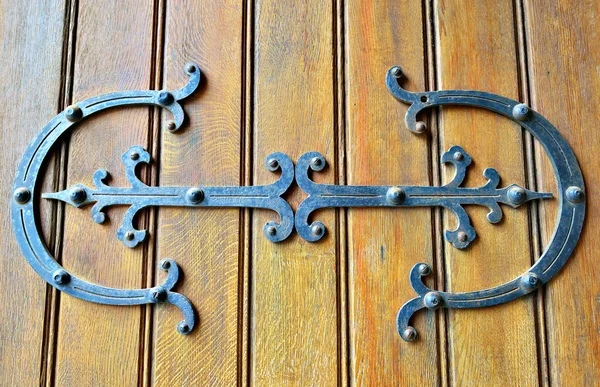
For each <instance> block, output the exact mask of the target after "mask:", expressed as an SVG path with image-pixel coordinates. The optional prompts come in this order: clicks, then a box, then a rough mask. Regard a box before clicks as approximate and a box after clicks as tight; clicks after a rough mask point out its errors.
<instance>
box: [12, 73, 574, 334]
mask: <svg viewBox="0 0 600 387" xmlns="http://www.w3.org/2000/svg"><path fill="white" fill-rule="evenodd" d="M185 70H186V72H187V74H188V75H189V76H190V80H189V82H188V84H187V85H186V86H185V87H183V88H182V89H179V90H176V91H172V92H170V91H166V90H162V91H126V92H118V93H111V94H105V95H101V96H98V97H93V98H90V99H87V100H85V101H82V102H80V103H78V104H76V105H72V106H69V107H68V108H67V109H66V110H65V111H64V112H62V113H60V114H58V115H57V116H56V117H54V118H53V119H52V120H51V121H50V122H49V123H48V124H47V125H46V126H45V127H44V129H43V130H42V132H41V133H40V134H39V135H38V136H37V137H36V138H35V139H34V140H33V142H32V143H31V144H30V145H29V147H28V148H27V150H26V151H25V155H24V156H23V159H22V160H21V163H20V165H19V167H18V169H17V174H16V177H15V182H14V187H13V199H14V200H13V201H12V206H13V208H12V209H13V211H12V221H13V227H14V231H15V235H16V238H17V241H18V243H19V246H20V247H21V250H22V252H23V254H24V256H25V258H26V259H27V261H28V262H29V263H30V265H31V266H32V267H33V268H34V270H36V272H37V273H38V274H39V275H40V276H41V277H42V278H44V280H45V281H47V282H48V283H50V284H51V285H52V286H54V287H56V288H57V289H59V290H61V291H63V292H65V293H68V294H70V295H73V296H75V297H78V298H81V299H84V300H87V301H92V302H96V303H102V304H113V305H135V304H146V303H159V302H168V303H171V304H174V305H176V306H177V307H179V309H180V310H181V311H182V313H183V316H184V320H183V321H181V322H180V323H179V324H178V326H177V329H178V331H179V332H180V333H182V334H186V333H189V332H191V331H192V329H193V328H194V326H195V325H196V319H197V316H196V312H195V311H194V308H193V306H192V304H191V303H190V302H189V300H188V299H187V298H185V297H184V296H183V295H181V294H178V293H175V292H172V291H171V289H172V288H173V286H174V285H175V283H176V282H177V280H178V278H179V267H178V266H177V264H176V263H175V261H173V260H171V259H165V260H162V261H161V262H160V268H161V269H163V270H166V271H168V275H167V278H166V280H165V282H164V283H163V284H162V285H158V286H156V287H153V288H149V289H139V290H128V289H114V288H109V287H103V286H100V285H96V284H91V283H89V282H86V281H84V280H83V279H80V278H78V277H77V276H75V275H73V274H71V273H69V272H68V271H66V270H65V269H64V268H62V267H61V266H60V265H59V264H58V263H57V262H56V260H55V259H54V258H53V257H52V256H51V254H50V252H49V251H48V249H47V248H46V246H45V245H44V242H43V241H42V238H41V233H40V232H39V230H38V225H37V223H36V213H37V204H36V201H35V200H33V198H34V197H36V193H37V191H36V190H37V189H39V185H38V184H37V182H38V179H39V177H40V176H39V172H40V169H41V166H42V163H43V162H44V160H45V159H46V158H47V156H48V153H49V150H50V148H51V147H52V145H53V144H54V143H55V142H56V141H57V140H58V139H59V138H60V136H61V135H63V134H64V133H65V132H67V131H68V130H69V129H70V128H71V127H73V126H74V125H75V124H76V123H78V122H80V121H82V120H84V119H85V118H87V117H89V116H91V115H93V114H95V113H97V112H100V111H103V110H106V109H109V108H112V107H116V106H122V105H156V106H161V107H164V108H165V109H167V110H169V111H170V112H171V113H172V114H173V117H174V118H173V120H171V121H168V122H167V126H166V127H167V130H169V131H171V132H174V131H176V130H177V129H179V128H180V127H181V125H182V123H183V120H184V112H183V108H182V107H181V105H180V103H179V102H180V101H181V100H183V99H185V98H186V97H188V96H189V95H190V94H191V93H193V92H194V91H195V90H196V89H197V87H198V85H199V84H200V78H201V73H200V69H199V68H198V66H197V65H196V64H194V63H190V64H188V65H187V66H186V69H185ZM402 77H403V74H402V70H401V69H400V68H399V67H393V68H392V69H390V71H389V72H388V74H387V87H388V89H389V90H390V92H391V93H392V94H393V95H394V97H396V98H397V99H399V100H401V101H402V102H405V103H409V104H410V107H409V109H408V112H407V115H406V125H407V126H408V128H409V129H411V130H412V131H414V132H416V133H421V132H423V131H424V130H425V124H424V123H422V122H417V121H416V115H417V113H419V112H420V111H421V110H423V109H426V108H429V107H432V106H439V105H469V106H476V107H480V108H484V109H488V110H491V111H494V112H496V113H499V114H502V115H504V116H506V117H508V118H510V119H512V120H513V121H515V122H518V123H519V124H520V125H521V126H523V127H524V128H525V129H527V130H529V131H530V132H531V133H532V134H533V135H534V136H536V138H537V139H538V140H539V141H540V143H541V144H542V145H543V146H544V149H545V150H546V152H547V153H548V156H549V158H550V160H551V162H552V165H553V166H554V170H555V174H556V177H557V181H558V187H559V192H560V193H561V194H560V195H559V198H558V199H559V202H560V209H559V222H558V224H557V227H556V230H555V232H554V235H553V237H552V240H551V242H550V244H549V245H548V247H547V248H546V251H545V252H544V254H543V255H542V257H541V258H540V259H539V260H538V261H537V263H536V264H535V265H534V266H533V267H532V268H531V269H530V270H528V271H527V272H526V273H524V274H523V275H521V276H519V277H518V278H516V279H515V280H513V281H511V282H509V283H506V284H504V285H501V286H499V287H496V288H492V289H486V290H482V291H477V292H469V293H445V292H437V291H435V290H432V289H429V288H427V287H426V286H425V285H424V284H423V283H422V281H421V277H423V276H425V275H428V274H429V273H430V272H431V269H430V268H429V266H427V265H426V264H417V265H415V266H414V267H413V269H412V270H411V273H410V281H411V284H412V286H413V288H414V289H415V291H416V292H417V294H418V297H416V298H414V299H412V300H410V301H409V302H407V303H406V304H405V305H404V306H402V308H401V309H400V311H399V313H398V317H397V327H398V332H399V333H400V336H401V337H402V338H403V339H404V340H406V341H412V340H414V339H415V338H416V336H417V334H416V330H415V329H414V328H413V327H411V326H410V325H409V320H410V318H411V316H412V314H413V313H414V312H416V311H417V310H419V309H422V308H429V309H436V308H439V307H447V308H472V307H483V306H489V305H496V304H499V303H503V302H507V301H510V300H512V299H515V298H517V297H519V296H521V295H524V294H526V293H529V292H531V291H532V290H534V289H535V288H537V286H539V284H541V283H545V282H546V281H548V280H549V279H550V278H551V277H552V276H553V275H554V274H556V272H557V271H558V270H559V269H560V268H561V267H562V266H563V265H564V263H565V262H566V260H567V259H568V258H569V256H570V254H571V252H572V251H573V249H574V248H575V244H576V243H577V240H578V238H579V234H580V232H581V228H582V225H583V218H584V214H585V200H584V199H585V198H584V185H583V178H582V176H581V171H580V169H579V166H578V164H577V160H576V159H575V156H574V155H573V152H572V151H571V149H570V148H569V146H568V144H567V143H566V142H565V140H564V139H563V138H562V137H561V136H560V134H559V133H558V131H557V130H556V129H555V128H554V127H553V126H552V125H551V124H550V123H549V122H548V121H547V120H545V119H544V118H543V117H542V116H541V115H539V114H538V113H536V112H534V111H532V110H531V109H529V108H528V107H527V106H525V105H523V104H519V103H518V102H517V101H513V100H510V99H508V98H504V97H500V96H497V95H494V94H490V93H484V92H478V91H456V90H454V91H433V92H426V93H411V92H408V91H406V90H403V89H402V88H401V87H400V81H401V79H402ZM122 161H123V163H124V164H125V175H126V177H127V179H128V181H129V183H130V185H131V187H111V186H109V185H107V184H106V179H107V178H108V172H107V171H105V170H98V171H97V172H96V173H95V174H94V179H93V180H94V185H95V186H96V188H95V189H92V188H88V187H85V186H83V185H81V184H77V185H74V186H72V187H70V188H68V189H66V190H64V191H61V192H55V193H44V194H42V197H44V198H46V199H55V200H61V201H63V202H66V203H69V204H71V205H73V206H76V207H83V206H86V205H88V204H92V203H95V204H94V206H93V207H92V217H93V219H94V221H96V222H97V223H102V222H104V221H105V219H106V215H105V213H104V209H106V208H107V207H110V206H116V205H126V206H129V209H128V211H127V212H126V214H125V217H124V219H123V223H122V226H121V227H120V228H119V230H118V232H117V237H118V239H120V240H121V241H122V242H123V243H124V244H125V245H126V246H128V247H135V246H137V245H138V244H139V243H140V242H142V241H144V240H145V239H146V237H147V231H146V230H138V229H136V228H135V226H134V219H135V216H136V214H137V213H138V212H139V211H140V210H141V209H143V208H146V207H150V206H179V207H251V208H264V209H270V210H272V211H275V212H277V214H278V215H279V218H280V223H276V222H273V221H271V222H268V223H267V224H265V226H264V228H263V232H264V234H265V236H266V237H267V238H268V239H269V240H270V241H273V242H279V241H282V240H284V239H286V238H287V237H288V236H289V235H290V234H291V232H292V230H293V227H294V225H295V227H296V229H297V230H298V233H299V234H300V236H301V237H302V238H304V239H305V240H307V241H310V242H315V241H317V240H319V239H321V238H322V237H323V235H324V234H325V231H326V230H325V226H324V225H323V224H322V223H321V222H318V221H314V222H312V223H310V224H309V217H310V216H311V214H312V213H313V212H314V211H315V210H317V209H319V208H325V207H416V206H421V207H422V206H440V207H445V208H447V209H449V210H450V211H452V212H453V213H454V215H455V216H456V218H457V220H458V226H457V228H456V229H455V230H447V231H446V233H445V236H446V240H448V241H449V242H450V243H452V244H453V245H454V246H455V247H457V248H466V247H467V246H468V245H469V243H471V242H472V241H473V239H474V238H475V237H476V232H475V229H474V228H473V227H472V226H471V223H470V219H469V217H468V215H467V213H466V212H465V210H464V208H463V206H464V205H480V206H486V207H488V208H489V209H490V212H489V213H488V215H487V219H488V221H490V222H492V223H496V222H499V221H500V219H501V218H502V210H501V208H500V206H499V204H500V203H502V204H506V205H509V206H511V207H518V206H520V205H521V204H523V203H525V202H527V201H530V200H535V199H545V198H550V197H551V196H552V195H551V194H550V193H538V192H533V191H529V190H527V189H525V188H523V187H520V186H518V185H515V184H513V185H510V186H508V187H504V188H498V185H499V180H500V178H499V175H498V173H497V172H496V170H495V169H491V168H489V169H486V170H485V171H484V173H483V175H484V177H485V178H487V180H488V182H487V183H486V184H484V185H483V186H481V187H475V188H470V187H461V184H462V182H463V180H464V178H465V176H466V171H467V167H468V166H469V165H470V164H471V162H472V160H471V157H470V156H469V155H468V154H467V153H466V152H465V151H464V150H463V149H462V148H460V147H458V146H454V147H452V148H450V149H449V150H448V152H446V153H444V154H443V156H442V158H441V162H442V163H449V164H452V165H453V166H454V169H455V175H454V178H453V179H452V180H451V181H450V182H449V183H448V184H446V185H444V186H441V187H431V186H402V185H398V186H339V185H327V184H317V183H315V182H313V181H312V180H311V179H310V177H309V175H308V173H309V170H312V171H315V172H318V171H320V170H322V169H323V168H324V167H325V166H326V161H325V158H324V157H323V156H322V155H321V154H320V153H317V152H309V153H306V154H304V155H302V156H301V157H300V159H299V160H298V163H297V165H296V167H295V168H294V165H293V163H292V160H291V159H290V158H289V157H288V156H286V155H284V154H282V153H273V154H271V155H270V156H268V157H267V159H266V167H267V168H268V169H269V170H270V171H273V172H275V171H277V170H279V169H280V170H281V176H280V177H279V179H278V180H277V181H275V182H274V183H272V184H269V185H264V186H250V187H208V186H194V187H151V186H148V185H146V184H144V183H143V182H142V181H141V180H140V179H139V178H138V177H137V176H136V168H137V166H138V165H140V164H142V163H149V162H150V155H149V153H148V152H146V151H145V150H144V149H143V148H142V147H139V146H134V147H131V148H130V149H129V150H128V151H127V152H125V153H124V154H123V156H122ZM294 175H295V178H296V181H297V183H298V186H299V187H300V188H301V189H302V190H303V191H304V192H306V193H307V194H308V197H307V198H306V199H305V200H304V201H303V202H302V203H301V204H300V206H299V207H298V210H297V211H296V214H295V215H294V212H293V211H292V209H291V207H290V205H289V204H288V203H287V202H286V200H285V199H283V198H282V197H281V196H282V195H283V194H284V193H285V192H286V191H287V190H288V189H289V187H290V186H291V184H292V182H293V181H294ZM294 218H295V219H294Z"/></svg>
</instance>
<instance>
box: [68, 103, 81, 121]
mask: <svg viewBox="0 0 600 387" xmlns="http://www.w3.org/2000/svg"><path fill="white" fill-rule="evenodd" d="M65 117H67V120H69V121H71V122H77V121H79V120H80V119H81V117H83V112H82V111H81V108H80V107H79V106H77V105H71V106H69V107H67V108H66V109H65Z"/></svg>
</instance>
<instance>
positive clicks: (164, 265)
mask: <svg viewBox="0 0 600 387" xmlns="http://www.w3.org/2000/svg"><path fill="white" fill-rule="evenodd" d="M160 267H161V268H162V269H163V270H167V269H168V268H170V267H171V262H169V261H167V260H164V261H162V262H161V263H160Z"/></svg>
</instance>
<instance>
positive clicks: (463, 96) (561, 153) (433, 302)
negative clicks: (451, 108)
mask: <svg viewBox="0 0 600 387" xmlns="http://www.w3.org/2000/svg"><path fill="white" fill-rule="evenodd" d="M403 77H404V74H403V72H402V69H401V68H400V67H398V66H396V67H392V68H391V69H390V70H389V71H388V73H387V76H386V85H387V88H388V90H389V91H390V92H391V93H392V95H393V96H394V97H395V98H396V99H398V100H400V101H402V102H404V103H406V104H410V107H409V108H408V111H407V112H406V117H405V122H406V126H407V127H408V129H410V130H411V131H413V132H415V133H421V132H422V131H423V130H424V124H423V123H422V122H417V119H416V116H417V114H419V112H421V111H422V110H424V109H428V108H430V107H433V106H442V105H463V106H474V107H479V108H483V109H486V110H490V111H493V112H495V113H498V114H501V115H503V116H505V117H507V118H509V119H511V120H513V121H514V122H516V123H518V124H519V125H521V126H522V127H523V128H525V129H526V130H527V131H529V132H530V133H531V134H533V136H534V137H535V138H536V139H537V140H538V141H539V142H540V144H542V146H543V147H544V150H545V151H546V153H547V155H548V158H549V159H550V162H551V163H552V167H553V168H554V174H555V176H556V180H557V186H558V192H559V195H558V200H559V209H558V219H557V223H556V226H555V229H554V233H553V235H552V238H551V240H550V242H549V243H548V245H547V246H546V249H545V251H544V252H543V254H542V256H541V257H540V258H539V260H538V261H537V262H536V263H535V264H534V265H533V266H532V267H531V268H530V269H529V270H527V271H526V272H525V273H523V274H522V275H520V276H519V277H517V278H515V279H514V280H512V281H510V282H507V283H505V284H502V285H500V286H497V287H494V288H490V289H485V290H480V291H474V292H465V293H448V292H438V291H435V290H432V289H430V288H428V287H427V286H425V284H424V283H423V281H422V277H424V276H427V275H429V274H430V273H431V268H430V267H429V266H428V265H427V264H425V263H420V264H417V265H415V266H414V267H413V268H412V269H411V272H410V283H411V286H412V287H413V289H414V290H415V292H416V293H417V295H418V297H415V298H413V299H412V300H410V301H408V302H407V303H405V304H404V305H403V306H402V307H401V308H400V311H399V312H398V316H397V319H396V326H397V329H398V333H399V334H400V336H401V337H402V338H403V339H404V340H406V341H413V340H414V339H415V338H416V337H417V331H416V330H415V329H414V328H413V327H412V326H410V325H409V320H410V318H411V316H412V315H413V314H414V313H415V312H416V311H418V310H420V309H423V308H427V309H437V308H440V307H445V308H480V307H485V306H492V305H498V304H502V303H504V302H508V301H511V300H514V299H515V298H518V297H520V296H522V295H524V294H527V293H530V292H532V291H533V290H535V289H536V288H537V287H538V286H540V285H541V284H543V283H546V282H547V281H549V280H550V279H551V278H552V277H553V276H554V275H555V274H556V273H557V272H558V271H559V270H560V269H561V268H562V267H563V265H564V264H565V263H566V261H567V260H568V259H569V256H570V255H571V253H572V252H573V249H574V248H575V245H576V244H577V241H578V240H579V235H580V233H581V229H582V227H583V219H584V216H585V197H584V196H585V195H584V190H585V187H584V183H583V176H582V174H581V169H580V168H579V164H578V163H577V159H576V158H575V155H574V154H573V151H572V150H571V148H570V147H569V144H567V142H566V141H565V139H564V138H563V137H562V136H561V135H560V133H559V132H558V130H556V128H555V127H554V126H553V125H552V124H551V123H550V122H548V120H546V119H545V118H544V117H542V116H541V115H540V114H539V113H537V112H535V111H533V110H532V109H530V108H529V107H527V106H526V105H524V104H521V103H519V102H517V101H513V100H511V99H509V98H505V97H501V96H498V95H495V94H491V93H485V92H481V91H471V90H444V91H430V92H422V93H412V92H409V91H407V90H404V89H402V87H401V86H400V82H401V80H402V78H403Z"/></svg>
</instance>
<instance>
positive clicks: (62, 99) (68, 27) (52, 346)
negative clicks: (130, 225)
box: [39, 0, 79, 386]
mask: <svg viewBox="0 0 600 387" xmlns="http://www.w3.org/2000/svg"><path fill="white" fill-rule="evenodd" d="M78 5H79V4H78V0H72V1H70V0H68V1H67V2H66V4H65V16H64V25H63V48H62V64H61V81H60V91H59V97H58V101H57V110H58V111H62V110H64V109H65V107H66V106H68V105H69V104H71V99H72V96H73V72H74V64H75V61H74V56H75V43H76V37H77V14H78V9H79V7H78ZM67 136H68V135H67ZM67 136H65V139H63V140H62V141H61V142H60V143H59V144H60V145H59V146H58V148H57V150H56V154H57V160H56V163H55V165H54V177H55V180H54V187H53V188H54V190H55V191H60V190H62V189H65V188H66V183H67V182H66V176H67V173H66V171H67V167H68V165H67V164H68V141H67V140H66V138H68V137H67ZM51 223H54V224H53V227H52V228H53V230H52V234H51V235H50V241H49V243H50V244H51V246H49V249H50V250H51V251H52V252H53V254H54V257H55V259H56V261H57V262H58V263H59V264H60V263H61V261H62V259H61V255H62V237H63V233H64V224H65V219H64V203H53V204H52V221H51ZM46 287H47V291H46V310H45V316H44V334H43V343H42V359H41V362H42V367H41V369H40V370H41V372H40V383H39V384H40V386H41V385H46V386H52V385H54V377H55V374H56V369H55V366H56V344H57V342H56V340H57V336H58V335H57V331H56V330H57V328H58V320H59V313H58V310H59V307H60V292H59V291H57V290H56V289H55V288H54V287H53V286H52V285H50V284H46Z"/></svg>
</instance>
